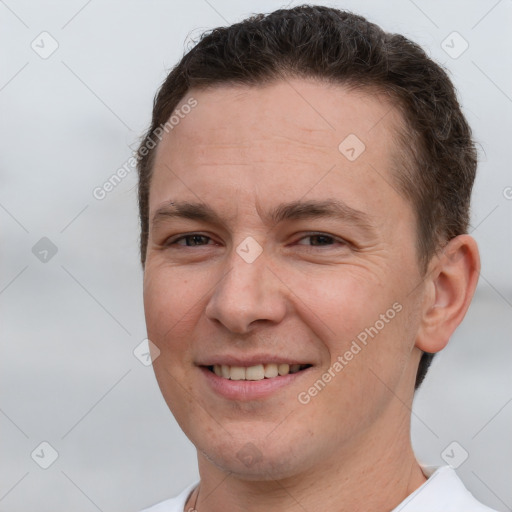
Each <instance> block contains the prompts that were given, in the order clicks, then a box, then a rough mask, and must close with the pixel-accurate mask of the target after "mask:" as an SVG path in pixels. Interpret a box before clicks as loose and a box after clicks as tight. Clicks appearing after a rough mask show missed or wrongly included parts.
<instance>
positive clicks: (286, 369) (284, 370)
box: [277, 363, 290, 375]
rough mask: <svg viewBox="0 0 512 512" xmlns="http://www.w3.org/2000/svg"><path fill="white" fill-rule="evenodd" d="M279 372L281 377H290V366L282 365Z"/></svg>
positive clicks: (278, 368)
mask: <svg viewBox="0 0 512 512" xmlns="http://www.w3.org/2000/svg"><path fill="white" fill-rule="evenodd" d="M277 372H278V373H279V375H288V374H289V373H290V365H289V364H286V363H284V364H280V365H279V366H278V367H277Z"/></svg>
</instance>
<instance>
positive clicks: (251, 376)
mask: <svg viewBox="0 0 512 512" xmlns="http://www.w3.org/2000/svg"><path fill="white" fill-rule="evenodd" d="M311 366H312V365H310V364H288V363H280V364H277V363H269V364H257V365H254V366H247V367H244V366H228V365H224V364H223V365H219V364H215V365H211V366H206V367H205V368H207V369H208V370H209V371H211V372H212V373H214V374H215V375H217V377H221V378H223V379H227V380H250V381H257V380H264V379H273V378H275V377H283V376H285V375H288V374H293V373H298V372H301V371H303V370H306V369H307V368H310V367H311Z"/></svg>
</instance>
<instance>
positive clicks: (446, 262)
mask: <svg viewBox="0 0 512 512" xmlns="http://www.w3.org/2000/svg"><path fill="white" fill-rule="evenodd" d="M479 275H480V256H479V253H478V246H477V244H476V241H475V240H474V238H472V237H471V236H469V235H459V236H456V237H455V238H452V239H451V240H450V241H449V242H448V243H447V244H446V245H445V247H444V248H443V250H442V252H441V253H440V254H439V255H436V256H435V257H434V258H433V259H432V262H431V265H430V266H429V272H428V273H427V277H426V283H425V284H426V287H425V290H426V294H425V301H424V305H423V314H422V322H421V326H420V329H419V331H418V335H417V338H416V347H418V348H419V349H420V350H423V351H424V352H430V353H435V352H439V351H440V350H442V349H443V348H444V347H445V346H446V345H447V344H448V341H449V339H450V337H451V335H452V334H453V332H454V331H455V329H456V328H457V326H458V325H459V324H460V323H461V322H462V319H463V318H464V316H465V314H466V311H467V310H468V308H469V304H470V303H471V299H472V298H473V294H474V292H475V289H476V285H477V282H478V276H479Z"/></svg>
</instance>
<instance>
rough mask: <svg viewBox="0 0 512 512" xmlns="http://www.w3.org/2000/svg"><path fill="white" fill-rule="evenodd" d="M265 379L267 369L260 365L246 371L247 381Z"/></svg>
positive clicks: (250, 367)
mask: <svg viewBox="0 0 512 512" xmlns="http://www.w3.org/2000/svg"><path fill="white" fill-rule="evenodd" d="M264 378H265V368H263V365H262V364H258V365H257V366H249V368H247V370H245V379H246V380H262V379H264Z"/></svg>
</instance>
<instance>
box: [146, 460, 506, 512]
mask: <svg viewBox="0 0 512 512" xmlns="http://www.w3.org/2000/svg"><path fill="white" fill-rule="evenodd" d="M423 472H424V473H425V476H427V477H428V480H427V481H426V482H425V483H424V484H423V485H422V486H421V487H418V488H417V489H416V490H415V491H414V492H413V493H412V494H410V495H409V496H408V497H407V498H405V500H404V501H402V503H400V505H398V506H397V507H395V508H394V509H393V510H392V511H391V512H496V511H495V510H493V509H491V508H489V507H486V506H485V505H482V504H481V503H480V502H479V501H477V500H476V499H475V498H474V497H473V495H472V494H471V493H470V492H469V491H468V490H467V489H466V488H465V487H464V484H463V483H462V481H461V480H460V478H459V477H458V476H457V473H455V471H454V469H453V468H451V467H450V466H442V467H439V468H427V467H423ZM197 484H198V482H195V483H193V484H192V485H189V486H188V487H187V488H186V489H184V490H183V491H182V492H181V493H180V494H179V495H178V496H176V497H175V498H171V499H170V500H166V501H162V502H161V503H158V504H157V505H154V506H152V507H150V508H146V509H144V510H142V511H141V512H184V509H185V503H186V502H187V499H188V498H189V496H190V494H191V493H192V491H193V490H194V488H195V487H196V486H197Z"/></svg>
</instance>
